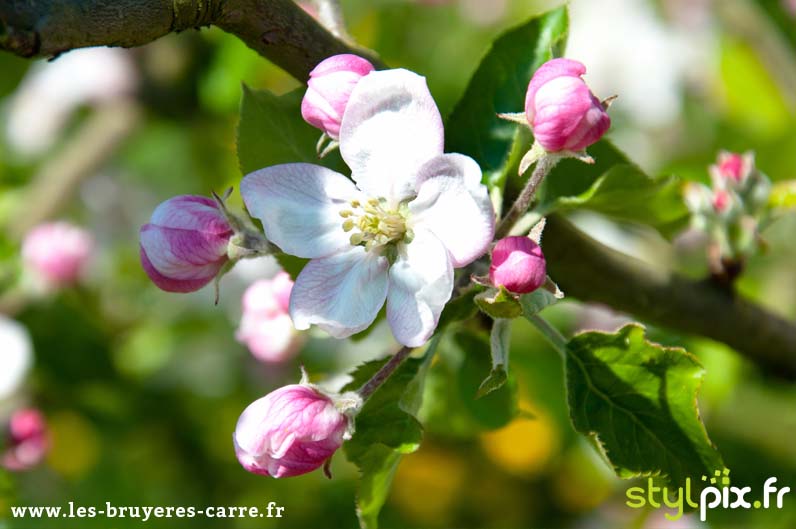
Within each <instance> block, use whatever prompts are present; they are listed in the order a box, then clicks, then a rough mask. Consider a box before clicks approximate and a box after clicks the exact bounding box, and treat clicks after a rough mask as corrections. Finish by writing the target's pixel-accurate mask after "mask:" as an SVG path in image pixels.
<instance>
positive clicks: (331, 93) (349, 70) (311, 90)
mask: <svg viewBox="0 0 796 529" xmlns="http://www.w3.org/2000/svg"><path fill="white" fill-rule="evenodd" d="M372 71H373V65H372V64H371V63H370V62H368V61H367V60H365V59H363V58H362V57H359V56H357V55H352V54H350V53H344V54H341V55H333V56H331V57H329V58H327V59H324V60H323V61H321V62H320V63H319V64H318V65H317V66H316V67H315V69H313V70H312V71H311V72H310V79H309V81H307V93H306V94H305V95H304V99H303V100H302V101H301V116H302V117H303V118H304V120H305V121H306V122H307V123H309V124H310V125H312V126H313V127H316V128H319V129H321V130H322V131H323V132H325V133H326V134H327V135H329V137H330V138H332V139H333V140H337V139H339V137H340V123H341V122H342V121H343V114H344V113H345V109H346V105H347V104H348V100H349V98H350V97H351V92H352V91H353V90H354V87H355V86H356V85H357V83H358V82H359V80H360V79H362V77H364V76H365V75H367V74H369V73H370V72H372Z"/></svg>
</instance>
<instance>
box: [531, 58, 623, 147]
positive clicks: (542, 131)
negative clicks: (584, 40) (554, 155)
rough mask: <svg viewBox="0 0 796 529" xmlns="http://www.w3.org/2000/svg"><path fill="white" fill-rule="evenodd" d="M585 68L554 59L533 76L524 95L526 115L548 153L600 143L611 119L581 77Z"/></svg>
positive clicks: (581, 65) (573, 62) (568, 61)
mask: <svg viewBox="0 0 796 529" xmlns="http://www.w3.org/2000/svg"><path fill="white" fill-rule="evenodd" d="M585 73H586V67H585V66H583V64H581V63H579V62H578V61H573V60H570V59H553V60H551V61H547V62H546V63H544V64H543V65H542V66H541V67H540V68H539V69H538V70H536V73H534V74H533V78H532V79H531V82H530V84H529V85H528V92H527V94H526V95H525V116H526V117H527V118H528V123H530V124H531V127H532V128H533V134H534V137H535V139H536V141H537V142H539V144H540V145H541V146H542V147H544V149H545V150H546V151H548V152H557V151H581V150H583V149H585V148H586V147H588V146H589V145H591V144H593V143H595V142H596V141H597V140H599V139H600V138H601V137H602V136H603V134H605V131H607V130H608V127H610V126H611V118H609V117H608V114H607V113H606V112H605V108H604V107H603V104H602V103H601V102H600V100H599V99H597V98H596V97H594V94H592V93H591V91H590V90H589V87H588V86H586V83H585V82H584V81H583V79H582V78H581V76H582V75H583V74H585Z"/></svg>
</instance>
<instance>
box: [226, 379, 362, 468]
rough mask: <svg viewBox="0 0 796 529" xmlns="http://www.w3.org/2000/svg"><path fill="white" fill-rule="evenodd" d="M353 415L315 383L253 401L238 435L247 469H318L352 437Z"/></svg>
mask: <svg viewBox="0 0 796 529" xmlns="http://www.w3.org/2000/svg"><path fill="white" fill-rule="evenodd" d="M348 426H349V419H348V417H346V416H345V415H344V414H343V413H341V412H340V411H338V410H337V408H336V407H335V405H334V402H333V401H332V399H331V398H329V397H327V396H326V395H324V394H322V393H320V392H319V391H318V390H316V389H315V388H314V387H312V386H309V385H304V384H291V385H289V386H284V387H281V388H279V389H277V390H275V391H272V392H271V393H269V394H268V395H266V396H265V397H263V398H261V399H259V400H256V401H254V402H253V403H252V404H250V405H249V407H248V408H246V410H244V412H243V414H242V415H241V416H240V419H238V425H237V427H236V428H235V435H234V437H233V440H234V442H235V454H236V455H237V457H238V461H240V464H241V465H243V468H245V469H246V470H247V471H249V472H252V473H254V474H260V475H263V476H272V477H275V478H283V477H290V476H298V475H300V474H306V473H307V472H312V471H313V470H315V469H316V468H318V467H320V466H321V465H323V464H324V462H326V460H327V459H329V458H330V457H331V456H332V454H334V452H335V451H336V450H337V449H338V448H340V446H341V445H342V444H343V440H344V439H345V438H346V437H347V431H348Z"/></svg>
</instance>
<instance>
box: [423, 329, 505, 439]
mask: <svg viewBox="0 0 796 529" xmlns="http://www.w3.org/2000/svg"><path fill="white" fill-rule="evenodd" d="M491 370H492V364H491V359H490V341H489V336H488V335H487V334H486V333H484V332H482V331H474V330H470V329H464V328H456V329H455V331H454V332H450V333H448V334H446V336H445V339H444V340H443V341H442V343H441V344H440V347H439V355H438V360H437V361H436V362H434V365H433V366H432V368H431V370H430V372H429V376H428V381H427V384H426V393H425V398H424V402H423V409H422V410H421V414H420V416H421V418H422V420H423V424H425V425H426V428H427V429H431V430H433V431H434V432H436V433H439V434H441V435H446V436H453V437H472V436H474V435H476V434H477V433H479V432H483V431H485V430H494V429H497V428H501V427H502V426H505V425H506V424H508V423H509V422H511V420H512V419H514V417H516V415H517V385H516V383H515V382H514V380H513V379H512V377H510V376H509V377H508V381H507V383H506V384H504V385H503V386H502V387H500V388H499V389H496V390H495V391H492V392H490V393H489V394H488V395H484V396H483V397H482V398H476V396H477V395H478V391H479V388H480V387H481V385H482V383H483V381H484V377H485V376H488V375H489V373H490V372H491Z"/></svg>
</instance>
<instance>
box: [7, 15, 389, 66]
mask: <svg viewBox="0 0 796 529" xmlns="http://www.w3.org/2000/svg"><path fill="white" fill-rule="evenodd" d="M210 24H214V25H216V26H218V27H219V28H221V29H223V30H224V31H227V32H229V33H233V34H234V35H236V36H237V37H238V38H240V39H241V40H242V41H243V42H245V43H246V44H247V45H248V46H249V47H250V48H252V49H254V50H255V51H257V52H258V53H260V54H261V55H262V56H264V57H266V58H267V59H269V60H271V61H272V62H273V63H274V64H276V65H278V66H280V67H281V68H282V69H284V70H285V71H287V72H288V73H290V74H291V75H293V76H294V77H295V78H296V79H299V80H301V81H305V80H306V79H307V76H308V74H309V72H310V70H311V69H312V68H313V67H314V66H315V65H316V64H318V63H319V62H320V61H322V60H323V59H325V58H326V57H329V56H330V55H334V54H337V53H346V52H350V51H352V49H351V47H350V46H348V45H346V44H345V43H343V42H341V41H340V40H338V39H336V38H335V37H334V36H333V35H332V34H331V33H329V31H327V30H326V29H324V28H323V27H322V26H321V25H320V24H318V23H317V22H316V21H315V20H314V19H313V18H312V17H311V16H310V15H309V14H307V13H305V12H304V11H303V10H302V9H301V8H299V7H298V6H297V5H296V4H295V3H293V2H292V1H291V0H38V1H36V2H30V1H28V0H5V1H3V2H0V50H6V51H10V52H12V53H15V54H16V55H20V56H22V57H55V56H57V55H58V54H60V53H63V52H65V51H68V50H71V49H75V48H84V47H88V46H123V47H126V48H129V47H134V46H141V45H143V44H147V43H149V42H152V41H153V40H155V39H158V38H160V37H162V36H164V35H166V34H168V33H171V32H174V31H176V32H179V31H184V30H187V29H193V28H200V27H202V26H208V25H210ZM355 51H356V53H358V54H360V55H366V56H367V55H369V52H367V51H365V50H360V49H357V50H355ZM374 61H375V59H374ZM375 62H376V63H378V61H375Z"/></svg>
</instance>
